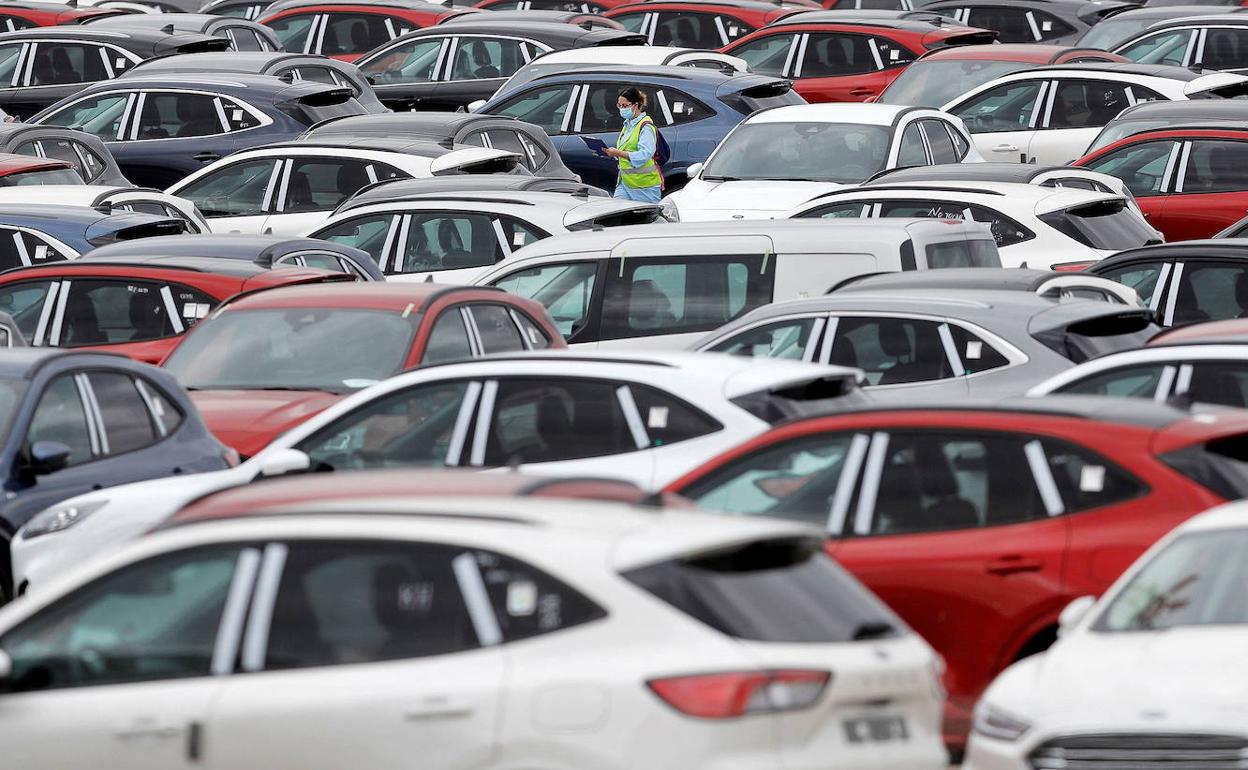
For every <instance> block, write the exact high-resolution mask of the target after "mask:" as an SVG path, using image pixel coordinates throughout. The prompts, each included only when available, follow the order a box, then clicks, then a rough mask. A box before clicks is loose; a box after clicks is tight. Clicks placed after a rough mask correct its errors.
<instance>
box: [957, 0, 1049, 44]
mask: <svg viewBox="0 0 1248 770" xmlns="http://www.w3.org/2000/svg"><path fill="white" fill-rule="evenodd" d="M966 23H967V24H968V25H970V26H972V27H979V28H980V29H992V30H996V31H997V32H998V33H999V34H998V36H997V40H1000V41H1001V42H1002V43H1034V42H1036V41H1037V40H1039V39H1040V35H1039V34H1038V32H1039V30H1033V28H1032V22H1031V20H1029V19H1028V16H1027V13H1026V11H1025V10H1024V9H1022V8H1011V7H1009V6H1002V5H994V6H987V7H980V8H974V7H973V8H971V9H970V15H969V16H968V17H967V21H966Z"/></svg>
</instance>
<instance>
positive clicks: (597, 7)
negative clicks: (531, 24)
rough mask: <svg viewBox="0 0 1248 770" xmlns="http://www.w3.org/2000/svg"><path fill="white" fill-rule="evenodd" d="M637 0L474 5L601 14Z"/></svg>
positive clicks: (519, 0) (486, 0)
mask: <svg viewBox="0 0 1248 770" xmlns="http://www.w3.org/2000/svg"><path fill="white" fill-rule="evenodd" d="M636 1H637V0H480V2H478V3H472V5H473V7H475V8H481V9H484V10H488V11H580V12H581V13H595V14H601V13H605V12H606V11H609V10H611V9H612V8H618V7H619V6H621V5H628V4H629V3H634V2H636Z"/></svg>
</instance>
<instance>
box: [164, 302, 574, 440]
mask: <svg viewBox="0 0 1248 770" xmlns="http://www.w3.org/2000/svg"><path fill="white" fill-rule="evenodd" d="M562 347H564V342H563V337H562V336H560V334H559V331H558V330H557V329H556V328H555V325H554V323H553V322H552V321H551V320H550V316H549V315H548V314H547V313H546V308H545V307H543V306H542V305H541V304H539V303H537V302H533V301H532V300H527V299H521V298H520V297H516V296H513V295H511V294H507V293H506V292H503V291H501V290H499V289H493V288H486V287H473V286H442V285H439V284H433V283H419V284H411V283H392V284H383V283H367V284H357V285H354V286H309V287H296V288H290V289H281V290H278V291H266V292H262V293H260V294H255V295H249V296H244V297H240V298H239V299H237V300H235V301H232V302H230V303H228V304H226V305H225V306H224V308H223V309H222V310H221V311H220V312H217V313H215V314H214V315H213V317H212V319H211V320H210V321H208V322H206V323H204V324H201V325H200V326H199V327H198V328H197V329H195V331H194V333H192V334H189V335H187V337H186V339H185V340H184V341H183V342H182V344H180V345H178V346H177V347H176V348H175V349H174V350H173V352H172V353H171V354H170V355H169V357H168V358H167V359H165V362H164V366H165V367H166V368H168V369H169V370H170V371H172V372H173V373H174V374H175V375H177V377H178V380H179V381H181V383H182V385H183V386H185V387H186V389H187V390H189V391H191V400H192V401H194V402H195V405H196V406H197V407H199V411H200V413H201V414H202V415H203V417H204V421H205V422H207V423H208V427H209V428H210V429H211V430H212V432H213V433H215V434H217V438H219V439H221V440H222V441H223V442H225V443H226V444H227V445H229V446H231V447H233V448H234V449H236V450H238V452H239V454H240V455H242V456H243V457H244V458H246V457H250V456H251V455H253V454H255V453H256V452H257V451H259V450H260V449H262V448H263V447H264V446H265V445H266V444H268V443H269V442H270V441H271V440H273V438H274V437H275V436H277V435H278V434H279V433H281V432H283V431H285V430H287V429H288V428H291V427H293V426H295V425H298V424H299V423H300V422H302V421H304V420H306V419H307V418H309V417H311V416H312V415H314V414H317V413H318V412H320V411H322V410H323V409H326V408H327V407H329V406H330V405H331V404H333V403H334V402H336V401H338V400H339V399H341V398H343V397H344V396H346V395H347V394H348V393H351V392H352V391H355V390H359V389H360V388H364V387H367V386H369V385H372V384H374V383H377V382H380V381H381V380H384V379H385V378H387V377H389V376H391V375H393V374H396V373H398V372H401V371H403V370H405V369H410V368H412V367H414V366H417V365H420V364H429V363H434V362H438V361H449V360H454V359H460V358H469V357H472V356H479V355H483V354H486V353H500V352H505V351H516V350H533V349H541V348H562ZM384 419H385V417H384V413H382V414H380V415H379V420H383V421H384ZM403 419H405V420H406V419H409V418H408V417H403Z"/></svg>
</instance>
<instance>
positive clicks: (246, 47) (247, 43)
mask: <svg viewBox="0 0 1248 770" xmlns="http://www.w3.org/2000/svg"><path fill="white" fill-rule="evenodd" d="M222 31H224V32H225V33H226V35H228V36H229V38H230V40H233V41H234V50H235V51H263V50H265V46H264V45H263V44H261V42H260V38H259V37H258V36H257V35H256V33H255V32H252V31H251V30H250V29H248V28H247V27H225V28H224V30H222Z"/></svg>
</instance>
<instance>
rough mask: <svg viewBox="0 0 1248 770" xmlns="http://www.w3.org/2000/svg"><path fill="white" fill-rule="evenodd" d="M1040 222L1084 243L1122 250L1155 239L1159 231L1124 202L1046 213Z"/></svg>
mask: <svg viewBox="0 0 1248 770" xmlns="http://www.w3.org/2000/svg"><path fill="white" fill-rule="evenodd" d="M1040 221H1042V222H1044V223H1045V224H1047V225H1049V226H1050V227H1052V228H1053V229H1055V230H1057V231H1058V232H1060V233H1062V234H1064V235H1068V236H1070V237H1071V238H1074V239H1075V240H1076V241H1079V242H1080V243H1082V244H1083V245H1085V246H1090V247H1092V248H1094V249H1104V250H1108V251H1122V250H1123V249H1131V248H1135V247H1136V246H1143V245H1145V244H1148V243H1153V242H1156V239H1157V234H1156V232H1154V231H1153V229H1152V228H1151V227H1149V226H1148V223H1146V222H1145V221H1144V220H1143V219H1142V218H1141V217H1140V215H1139V214H1137V213H1135V211H1134V210H1132V209H1131V208H1129V207H1128V206H1127V204H1126V203H1125V202H1123V201H1120V200H1119V201H1112V200H1111V201H1104V202H1101V203H1090V204H1086V205H1083V206H1076V207H1074V208H1069V209H1066V210H1065V211H1055V212H1053V213H1051V214H1043V215H1041V216H1040Z"/></svg>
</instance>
